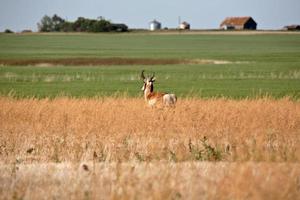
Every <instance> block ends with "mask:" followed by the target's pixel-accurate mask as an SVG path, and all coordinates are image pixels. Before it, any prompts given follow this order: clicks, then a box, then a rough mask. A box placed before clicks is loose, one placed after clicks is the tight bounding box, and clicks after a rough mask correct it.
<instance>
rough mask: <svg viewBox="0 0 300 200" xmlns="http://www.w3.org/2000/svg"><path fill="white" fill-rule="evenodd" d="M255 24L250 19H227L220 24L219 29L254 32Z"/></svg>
mask: <svg viewBox="0 0 300 200" xmlns="http://www.w3.org/2000/svg"><path fill="white" fill-rule="evenodd" d="M256 27H257V23H256V22H255V21H254V20H253V18H252V17H227V18H226V19H225V20H224V21H223V22H222V23H221V24H220V28H221V29H224V30H234V29H237V30H243V29H247V30H256Z"/></svg>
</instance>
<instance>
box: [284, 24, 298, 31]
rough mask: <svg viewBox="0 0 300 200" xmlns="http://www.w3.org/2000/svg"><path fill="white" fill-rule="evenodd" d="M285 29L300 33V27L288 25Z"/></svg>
mask: <svg viewBox="0 0 300 200" xmlns="http://www.w3.org/2000/svg"><path fill="white" fill-rule="evenodd" d="M283 29H284V30H287V31H300V25H288V26H285V27H283Z"/></svg>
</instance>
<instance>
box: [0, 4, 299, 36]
mask: <svg viewBox="0 0 300 200" xmlns="http://www.w3.org/2000/svg"><path fill="white" fill-rule="evenodd" d="M299 10H300V0H247V1H246V0H0V32H1V31H4V30H5V29H7V28H8V29H11V30H13V31H22V30H24V29H31V30H33V31H36V30H37V23H38V22H39V21H40V20H41V18H42V17H43V16H44V15H49V16H52V15H53V14H57V15H59V16H61V17H62V18H64V19H67V20H69V21H75V20H76V19H77V18H78V17H86V18H94V19H96V18H97V17H100V16H102V17H104V18H105V19H108V20H111V21H112V22H114V23H125V24H127V25H128V26H129V28H148V25H149V22H150V21H152V20H153V19H156V20H158V21H159V22H161V23H162V27H168V28H176V27H177V26H178V18H179V16H180V19H181V21H187V22H189V23H190V24H191V28H194V29H213V28H218V27H219V25H220V23H221V21H222V20H223V19H224V18H226V17H229V16H252V17H253V19H254V20H255V21H256V22H257V24H258V29H281V28H282V27H283V26H285V25H290V24H300V11H299Z"/></svg>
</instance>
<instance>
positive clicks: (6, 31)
mask: <svg viewBox="0 0 300 200" xmlns="http://www.w3.org/2000/svg"><path fill="white" fill-rule="evenodd" d="M4 33H14V32H13V31H12V30H10V29H5V31H4Z"/></svg>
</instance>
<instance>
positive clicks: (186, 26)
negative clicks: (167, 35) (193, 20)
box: [179, 22, 191, 30]
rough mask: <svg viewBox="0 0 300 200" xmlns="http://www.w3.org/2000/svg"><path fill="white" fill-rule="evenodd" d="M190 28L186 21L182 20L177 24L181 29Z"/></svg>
mask: <svg viewBox="0 0 300 200" xmlns="http://www.w3.org/2000/svg"><path fill="white" fill-rule="evenodd" d="M190 28H191V25H190V24H189V23H187V22H182V23H181V24H180V25H179V29H182V30H189V29H190Z"/></svg>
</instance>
